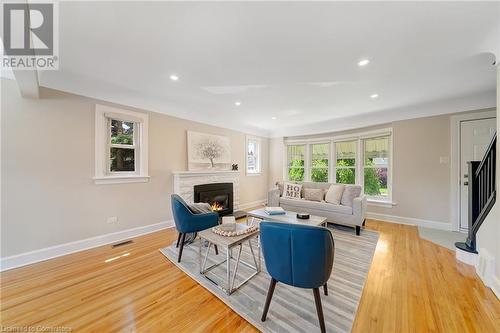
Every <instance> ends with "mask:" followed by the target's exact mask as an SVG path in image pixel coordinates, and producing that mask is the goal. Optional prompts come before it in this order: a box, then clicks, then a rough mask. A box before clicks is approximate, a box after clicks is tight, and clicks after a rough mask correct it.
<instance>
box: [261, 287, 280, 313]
mask: <svg viewBox="0 0 500 333" xmlns="http://www.w3.org/2000/svg"><path fill="white" fill-rule="evenodd" d="M277 282H278V281H276V280H275V279H271V284H270V285H269V290H268V291H267V297H266V304H265V305H264V312H262V318H260V320H262V321H266V317H267V311H269V305H271V299H272V298H273V293H274V288H275V287H276V283H277Z"/></svg>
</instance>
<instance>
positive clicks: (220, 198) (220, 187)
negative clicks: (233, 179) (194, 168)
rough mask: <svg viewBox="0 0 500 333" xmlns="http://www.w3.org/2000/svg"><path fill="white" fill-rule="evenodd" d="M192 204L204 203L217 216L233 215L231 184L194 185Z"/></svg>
mask: <svg viewBox="0 0 500 333" xmlns="http://www.w3.org/2000/svg"><path fill="white" fill-rule="evenodd" d="M193 190H194V198H193V199H194V202H206V203H208V204H210V206H211V207H212V210H213V211H215V212H217V213H219V216H224V215H230V214H232V213H233V209H234V205H233V183H210V184H200V185H195V186H194V188H193Z"/></svg>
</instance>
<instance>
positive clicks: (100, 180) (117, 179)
mask: <svg viewBox="0 0 500 333" xmlns="http://www.w3.org/2000/svg"><path fill="white" fill-rule="evenodd" d="M149 178H150V177H149V176H104V177H94V178H93V179H94V183H95V184H97V185H102V184H127V183H147V182H149Z"/></svg>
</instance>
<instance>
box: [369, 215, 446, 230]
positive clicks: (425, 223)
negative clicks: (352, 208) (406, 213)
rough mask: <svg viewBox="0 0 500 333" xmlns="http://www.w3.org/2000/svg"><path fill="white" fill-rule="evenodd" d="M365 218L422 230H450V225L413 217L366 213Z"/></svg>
mask: <svg viewBox="0 0 500 333" xmlns="http://www.w3.org/2000/svg"><path fill="white" fill-rule="evenodd" d="M366 218H368V219H372V220H379V221H384V222H391V223H399V224H408V225H416V226H419V227H424V228H432V229H439V230H448V231H451V230H452V225H451V223H446V222H438V221H429V220H423V219H416V218H413V217H403V216H395V215H385V214H378V213H370V212H368V213H367V214H366Z"/></svg>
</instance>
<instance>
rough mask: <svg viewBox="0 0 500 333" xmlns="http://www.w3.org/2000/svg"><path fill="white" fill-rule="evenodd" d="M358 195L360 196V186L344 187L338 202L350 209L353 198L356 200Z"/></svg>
mask: <svg viewBox="0 0 500 333" xmlns="http://www.w3.org/2000/svg"><path fill="white" fill-rule="evenodd" d="M360 195H361V186H360V185H347V186H346V187H345V190H344V194H342V200H340V204H341V205H344V206H349V207H352V202H353V200H354V198H357V197H359V196H360Z"/></svg>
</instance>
